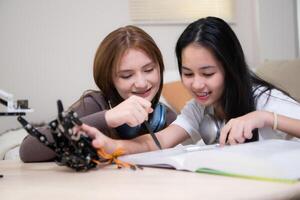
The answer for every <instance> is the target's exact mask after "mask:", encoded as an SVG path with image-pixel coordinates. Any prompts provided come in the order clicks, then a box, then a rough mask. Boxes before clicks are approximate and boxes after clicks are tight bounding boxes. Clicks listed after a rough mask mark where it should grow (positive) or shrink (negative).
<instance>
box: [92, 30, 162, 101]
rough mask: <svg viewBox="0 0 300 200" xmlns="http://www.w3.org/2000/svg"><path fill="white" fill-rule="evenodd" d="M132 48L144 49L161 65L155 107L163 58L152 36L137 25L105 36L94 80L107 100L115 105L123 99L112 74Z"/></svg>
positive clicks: (96, 62)
mask: <svg viewBox="0 0 300 200" xmlns="http://www.w3.org/2000/svg"><path fill="white" fill-rule="evenodd" d="M130 48H133V49H140V50H142V51H143V52H145V53H146V54H147V56H149V57H150V58H151V59H152V60H153V62H155V63H156V64H158V65H159V69H160V75H161V76H160V77H161V80H160V87H159V90H158V92H157V94H156V95H155V97H154V98H153V100H152V106H153V107H154V106H155V105H156V103H157V102H158V101H159V97H160V94H161V90H162V86H163V71H164V63H163V58H162V54H161V52H160V50H159V48H158V47H157V45H156V43H155V42H154V40H153V39H152V37H151V36H150V35H148V34H147V33H146V32H145V31H143V30H142V29H140V28H138V27H136V26H125V27H121V28H118V29H116V30H114V31H113V32H111V33H110V34H108V35H107V36H106V37H105V38H104V40H103V41H102V42H101V44H100V46H99V47H98V49H97V52H96V55H95V60H94V70H93V73H94V81H95V83H96V85H97V86H98V87H99V89H100V90H101V91H102V93H103V95H104V97H105V98H106V100H109V101H110V102H111V103H112V104H113V105H116V104H119V103H120V102H121V101H123V99H122V97H121V96H120V95H119V93H118V92H117V90H116V88H115V86H114V83H113V80H112V74H114V73H115V70H116V68H117V66H118V65H119V63H120V60H121V58H122V56H123V55H124V53H125V52H126V51H127V50H128V49H130Z"/></svg>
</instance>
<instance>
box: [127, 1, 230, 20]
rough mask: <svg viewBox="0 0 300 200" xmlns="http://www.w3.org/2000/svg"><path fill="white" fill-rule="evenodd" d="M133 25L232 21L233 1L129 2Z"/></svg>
mask: <svg viewBox="0 0 300 200" xmlns="http://www.w3.org/2000/svg"><path fill="white" fill-rule="evenodd" d="M129 12H130V18H131V20H132V22H133V23H135V24H180V23H190V22H192V21H194V20H196V19H199V18H201V17H206V16H216V17H220V18H222V19H224V20H226V21H227V22H229V23H231V22H233V21H234V0H129Z"/></svg>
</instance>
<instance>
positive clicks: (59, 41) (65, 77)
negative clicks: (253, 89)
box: [0, 0, 272, 132]
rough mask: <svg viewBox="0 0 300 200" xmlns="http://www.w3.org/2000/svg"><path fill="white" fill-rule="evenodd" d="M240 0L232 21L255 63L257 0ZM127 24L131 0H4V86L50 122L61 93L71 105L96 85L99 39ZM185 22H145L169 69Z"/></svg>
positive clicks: (0, 19)
mask: <svg viewBox="0 0 300 200" xmlns="http://www.w3.org/2000/svg"><path fill="white" fill-rule="evenodd" d="M236 2H237V5H236V11H237V15H236V23H235V24H233V25H232V27H233V29H234V30H235V32H236V33H237V35H238V37H239V39H240V41H241V43H242V46H243V48H244V51H245V54H246V57H247V60H248V62H249V65H250V66H252V67H255V66H258V64H259V61H260V60H261V58H260V49H259V48H260V45H259V44H258V35H259V32H258V31H259V30H258V28H257V27H258V25H257V24H258V21H257V12H258V11H257V4H258V3H257V1H253V0H236ZM127 24H130V19H129V14H128V2H127V1H126V0H51V1H49V0H26V1H22V0H0V29H1V30H0V89H3V90H5V91H7V92H10V93H12V94H14V95H15V98H16V99H20V98H27V99H29V104H30V106H31V107H32V108H34V109H35V112H33V113H31V114H28V115H27V116H26V118H27V119H29V120H31V121H34V122H48V121H49V120H51V119H53V118H54V117H55V115H56V103H55V102H56V100H57V99H62V100H63V102H64V105H65V107H68V106H70V104H71V103H72V102H74V101H75V100H76V99H77V98H79V97H80V95H81V94H82V92H83V91H84V90H86V89H89V88H94V87H95V86H94V82H93V77H92V63H93V57H94V54H95V51H96V49H97V47H98V45H99V43H100V41H101V40H102V39H103V38H104V36H106V35H107V34H108V33H109V32H111V31H112V30H114V29H116V28H117V27H119V26H123V25H127ZM185 26H186V25H159V26H154V25H143V26H140V27H141V28H143V29H144V30H146V31H147V32H148V33H149V34H150V35H151V36H152V37H153V38H154V40H155V41H156V42H157V44H158V46H159V47H160V48H161V50H162V53H163V55H164V59H165V64H166V67H167V71H172V69H173V71H174V70H176V68H177V66H176V60H175V53H174V47H175V43H176V40H177V38H178V36H179V34H180V33H181V32H182V31H183V29H184V28H185ZM270 37H272V35H270ZM169 74H174V72H172V73H169ZM175 74H176V73H175ZM169 79H170V78H169ZM0 110H1V109H0ZM16 126H18V123H17V122H16V119H15V117H0V132H1V131H3V130H6V129H8V128H12V127H16Z"/></svg>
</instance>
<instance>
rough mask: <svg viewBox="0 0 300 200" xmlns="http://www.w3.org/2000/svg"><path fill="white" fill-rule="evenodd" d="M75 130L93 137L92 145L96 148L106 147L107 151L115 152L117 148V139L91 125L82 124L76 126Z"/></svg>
mask: <svg viewBox="0 0 300 200" xmlns="http://www.w3.org/2000/svg"><path fill="white" fill-rule="evenodd" d="M74 132H76V133H77V132H79V133H81V134H86V135H87V136H89V137H90V138H92V139H93V141H92V145H93V147H94V148H96V149H99V148H104V149H105V151H107V153H113V152H114V151H115V150H116V148H117V144H116V141H115V140H113V139H111V138H109V137H107V136H106V135H104V134H103V133H102V132H100V131H99V130H98V129H96V128H94V127H91V126H89V125H86V124H82V125H81V126H76V127H75V128H74Z"/></svg>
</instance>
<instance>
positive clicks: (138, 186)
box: [0, 160, 300, 200]
mask: <svg viewBox="0 0 300 200" xmlns="http://www.w3.org/2000/svg"><path fill="white" fill-rule="evenodd" d="M0 174H3V175H4V177H3V178H0V198H1V199H2V200H10V199H42V200H47V199H51V200H59V199H70V200H71V199H72V200H77V199H95V200H100V199H105V200H106V199H120V200H121V199H122V200H124V199H130V200H132V199H138V200H141V199H184V200H186V199H203V200H209V199H216V200H217V199H221V200H224V199H230V200H233V199H239V200H240V199H264V200H267V199H272V200H276V199H300V182H299V183H296V184H286V183H276V182H265V181H255V180H247V179H240V178H231V177H223V176H216V175H208V174H198V173H192V172H183V171H175V170H170V169H157V168H144V169H143V170H136V171H133V170H130V169H116V168H115V166H108V167H105V168H100V169H96V170H91V171H88V172H75V171H73V170H71V169H69V168H66V167H60V166H57V165H56V164H55V163H53V162H52V163H35V164H33V163H32V164H24V163H22V162H21V161H12V160H11V161H0Z"/></svg>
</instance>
